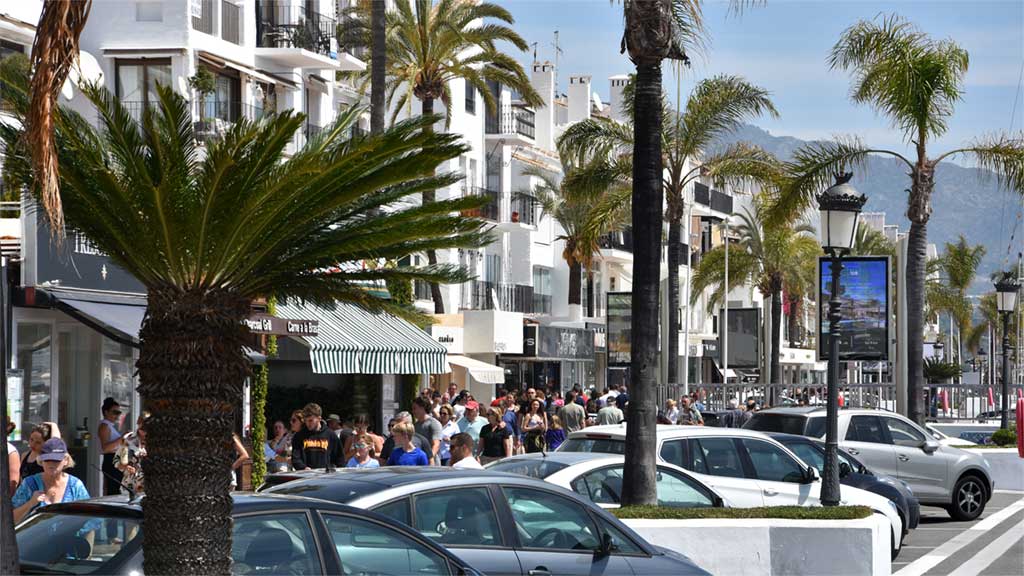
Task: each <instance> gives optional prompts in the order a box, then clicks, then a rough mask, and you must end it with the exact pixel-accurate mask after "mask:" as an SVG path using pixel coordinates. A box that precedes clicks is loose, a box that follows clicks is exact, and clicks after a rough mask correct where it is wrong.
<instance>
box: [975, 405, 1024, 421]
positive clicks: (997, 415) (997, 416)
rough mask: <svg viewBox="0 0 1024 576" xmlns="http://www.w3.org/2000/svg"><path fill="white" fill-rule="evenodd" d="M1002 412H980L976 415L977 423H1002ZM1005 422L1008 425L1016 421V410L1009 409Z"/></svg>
mask: <svg viewBox="0 0 1024 576" xmlns="http://www.w3.org/2000/svg"><path fill="white" fill-rule="evenodd" d="M1002 418H1003V411H1002V410H989V411H988V412H982V413H981V414H978V417H977V421H978V422H981V423H982V424H999V423H1000V422H1002ZM1006 418H1007V420H1008V421H1009V422H1010V423H1014V422H1016V421H1017V409H1016V408H1010V410H1009V413H1008V414H1007V415H1006Z"/></svg>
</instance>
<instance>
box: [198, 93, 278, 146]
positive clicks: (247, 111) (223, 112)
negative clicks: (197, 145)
mask: <svg viewBox="0 0 1024 576" xmlns="http://www.w3.org/2000/svg"><path fill="white" fill-rule="evenodd" d="M192 113H193V115H194V116H195V118H196V121H195V126H194V128H193V129H194V131H195V135H196V139H197V140H200V141H205V140H209V139H210V138H214V137H217V136H220V135H221V134H223V133H224V132H226V131H227V129H228V128H229V127H230V126H231V125H232V124H234V123H235V122H238V121H239V120H241V119H242V118H246V119H248V120H259V119H260V118H262V117H263V116H264V115H265V114H266V112H265V111H264V110H263V107H262V106H254V105H252V104H244V103H242V102H229V101H225V100H202V101H193V103H192Z"/></svg>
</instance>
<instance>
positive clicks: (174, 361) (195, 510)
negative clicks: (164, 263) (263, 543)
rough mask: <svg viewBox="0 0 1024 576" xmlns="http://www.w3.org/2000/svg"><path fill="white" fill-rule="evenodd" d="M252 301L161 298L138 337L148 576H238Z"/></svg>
mask: <svg viewBox="0 0 1024 576" xmlns="http://www.w3.org/2000/svg"><path fill="white" fill-rule="evenodd" d="M248 311H249V302H248V301H247V300H245V299H240V298H238V297H236V296H235V295H233V294H230V293H225V292H189V293H182V292H178V291H172V290H154V289H151V290H150V292H149V307H148V310H147V313H146V318H145V320H144V321H143V324H142V330H141V331H140V333H139V339H140V342H141V343H142V348H141V351H140V353H139V361H138V363H137V364H136V367H137V368H138V371H139V381H140V384H139V388H138V390H139V394H140V395H141V396H142V399H143V402H144V403H145V405H146V406H147V408H149V410H151V411H152V413H153V416H152V417H151V419H150V420H149V422H148V423H147V424H146V430H147V432H148V436H147V438H146V444H147V446H146V448H147V452H148V456H147V459H146V462H145V466H146V497H145V499H144V500H143V501H142V512H143V521H144V522H145V526H146V538H145V540H144V543H143V550H144V555H145V564H144V568H145V572H146V573H147V574H229V573H230V572H231V526H232V520H231V508H232V499H231V494H230V492H229V490H230V482H231V463H232V462H233V461H234V459H235V452H234V447H233V443H232V437H231V433H232V426H233V423H234V418H235V413H236V411H237V409H238V406H239V405H240V399H241V394H242V384H243V381H244V379H245V377H246V374H247V373H248V363H247V362H246V358H245V356H244V354H243V353H242V346H243V345H244V344H245V342H246V336H247V335H248V331H247V330H246V329H245V328H244V327H243V325H242V320H243V319H244V318H245V317H246V315H247V314H248Z"/></svg>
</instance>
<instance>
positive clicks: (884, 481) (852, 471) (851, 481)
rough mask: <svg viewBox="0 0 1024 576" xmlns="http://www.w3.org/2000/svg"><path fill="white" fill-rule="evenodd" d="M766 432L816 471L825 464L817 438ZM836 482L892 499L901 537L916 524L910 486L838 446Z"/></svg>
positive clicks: (917, 510) (918, 512)
mask: <svg viewBox="0 0 1024 576" xmlns="http://www.w3.org/2000/svg"><path fill="white" fill-rule="evenodd" d="M768 435H769V436H771V437H772V438H774V439H775V440H777V441H778V442H779V443H780V444H782V445H783V446H785V447H786V448H789V449H790V450H792V451H793V453H794V454H796V455H797V456H799V457H800V459H801V460H803V461H804V462H805V463H807V464H808V465H809V466H813V467H815V468H817V469H818V473H819V474H820V473H821V470H822V468H824V467H825V443H824V442H822V441H821V440H816V439H814V438H808V437H807V436H797V435H794V434H782V433H779V432H769V433H768ZM839 482H840V483H841V484H843V485H845V486H852V487H854V488H860V489H861V490H867V491H868V492H874V493H875V494H878V495H879V496H885V497H886V498H888V499H889V500H892V502H893V503H894V504H896V508H897V509H898V510H899V513H900V519H901V520H903V535H904V536H906V534H907V531H909V530H913V529H914V528H917V523H918V522H919V521H920V519H921V505H920V504H919V503H918V501H917V497H916V496H914V492H913V491H912V490H911V489H910V487H909V486H907V485H906V484H904V483H903V482H902V481H900V480H898V479H896V478H890V477H889V476H883V475H880V474H875V473H874V472H872V471H871V470H868V468H867V466H864V465H863V464H861V462H860V461H859V460H857V459H856V458H854V457H853V456H851V455H850V454H849V453H847V452H846V451H845V450H843V449H841V448H840V449H839Z"/></svg>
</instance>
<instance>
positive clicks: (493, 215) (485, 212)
mask: <svg viewBox="0 0 1024 576" xmlns="http://www.w3.org/2000/svg"><path fill="white" fill-rule="evenodd" d="M463 194H465V195H466V196H483V197H485V198H487V203H486V204H484V205H483V206H481V207H480V208H476V209H473V210H466V211H465V212H463V215H464V216H470V217H475V218H483V219H484V220H490V221H491V222H501V192H499V191H497V190H488V189H487V188H480V187H479V186H466V187H465V189H464V190H463Z"/></svg>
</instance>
